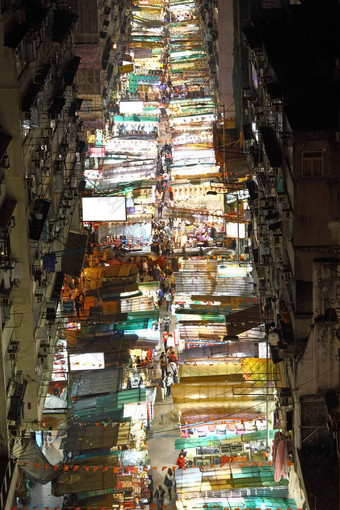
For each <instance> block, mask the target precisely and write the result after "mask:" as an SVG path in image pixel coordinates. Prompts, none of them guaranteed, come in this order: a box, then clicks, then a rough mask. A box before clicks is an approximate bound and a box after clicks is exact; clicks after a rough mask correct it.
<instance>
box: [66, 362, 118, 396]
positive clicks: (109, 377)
mask: <svg viewBox="0 0 340 510" xmlns="http://www.w3.org/2000/svg"><path fill="white" fill-rule="evenodd" d="M119 381H120V368H115V367H113V368H107V369H105V370H95V371H93V370H92V371H88V372H87V371H80V372H77V373H75V374H71V376H70V396H71V398H79V397H84V396H89V395H100V394H102V393H110V392H112V391H113V392H117V391H118V389H119Z"/></svg>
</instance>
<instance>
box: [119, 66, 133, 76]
mask: <svg viewBox="0 0 340 510" xmlns="http://www.w3.org/2000/svg"><path fill="white" fill-rule="evenodd" d="M133 70H134V65H133V64H126V65H125V66H120V68H119V72H120V74H126V73H133Z"/></svg>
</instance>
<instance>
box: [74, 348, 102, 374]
mask: <svg viewBox="0 0 340 510" xmlns="http://www.w3.org/2000/svg"><path fill="white" fill-rule="evenodd" d="M104 368H105V362H104V353H103V352H88V353H86V354H70V369H71V371H73V370H103V369H104Z"/></svg>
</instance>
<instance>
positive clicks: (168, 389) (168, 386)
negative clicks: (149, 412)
mask: <svg viewBox="0 0 340 510" xmlns="http://www.w3.org/2000/svg"><path fill="white" fill-rule="evenodd" d="M173 382H174V380H173V378H172V375H171V374H170V372H168V373H167V374H166V378H165V384H166V396H167V397H171V385H172V383H173Z"/></svg>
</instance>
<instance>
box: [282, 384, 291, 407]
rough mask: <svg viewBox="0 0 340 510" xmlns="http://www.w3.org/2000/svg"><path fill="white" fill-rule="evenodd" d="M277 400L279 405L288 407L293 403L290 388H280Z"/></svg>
mask: <svg viewBox="0 0 340 510" xmlns="http://www.w3.org/2000/svg"><path fill="white" fill-rule="evenodd" d="M279 402H280V405H281V407H289V406H292V405H293V397H292V390H291V389H290V388H280V393H279Z"/></svg>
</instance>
